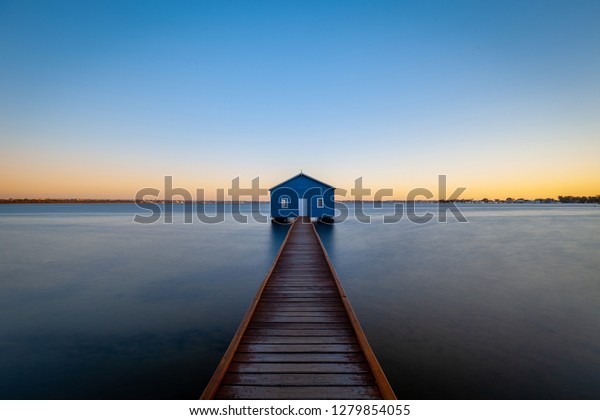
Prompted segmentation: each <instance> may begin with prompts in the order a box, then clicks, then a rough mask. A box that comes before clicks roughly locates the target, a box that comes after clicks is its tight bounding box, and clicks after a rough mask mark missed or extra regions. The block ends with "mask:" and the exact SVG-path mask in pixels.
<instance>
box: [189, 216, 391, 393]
mask: <svg viewBox="0 0 600 420" xmlns="http://www.w3.org/2000/svg"><path fill="white" fill-rule="evenodd" d="M200 398H201V399H395V398H396V397H395V395H394V392H393V391H392V388H391V387H390V384H389V383H388V381H387V379H386V377H385V374H384V373H383V371H382V370H381V367H380V366H379V363H378V362H377V359H376V357H375V355H374V354H373V351H372V350H371V347H370V346H369V343H368V342H367V339H366V337H365V335H364V333H363V331H362V329H361V327H360V324H359V323H358V319H357V318H356V315H355V314H354V311H353V310H352V307H351V306H350V302H349V301H348V298H347V297H346V294H345V292H344V290H343V288H342V285H341V283H340V281H339V278H338V277H337V274H336V273H335V270H334V269H333V265H332V264H331V261H330V260H329V257H328V256H327V252H326V251H325V248H324V247H323V244H322V243H321V240H320V238H319V236H318V234H317V232H316V229H315V227H314V225H313V224H312V223H311V222H310V219H307V218H298V219H296V220H295V221H294V223H293V225H292V226H291V227H290V230H289V231H288V234H287V236H286V238H285V240H284V241H283V244H282V246H281V248H280V249H279V252H278V253H277V256H276V257H275V261H274V262H273V265H272V267H271V269H270V270H269V272H268V274H267V276H266V277H265V280H264V281H263V283H262V284H261V286H260V287H259V290H258V292H257V294H256V297H255V298H254V300H253V302H252V304H251V306H250V308H249V309H248V312H247V313H246V315H245V317H244V319H243V320H242V323H241V324H240V327H239V328H238V331H237V332H236V334H235V335H234V337H233V340H232V341H231V344H230V345H229V348H228V349H227V351H226V352H225V355H224V356H223V359H222V360H221V362H220V363H219V365H218V367H217V369H216V370H215V373H214V375H213V377H212V378H211V380H210V382H209V383H208V385H207V387H206V389H205V390H204V392H203V394H202V396H201V397H200Z"/></svg>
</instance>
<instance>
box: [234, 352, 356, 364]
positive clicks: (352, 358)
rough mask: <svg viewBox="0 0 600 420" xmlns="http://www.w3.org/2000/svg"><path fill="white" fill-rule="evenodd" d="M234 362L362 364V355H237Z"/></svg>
mask: <svg viewBox="0 0 600 420" xmlns="http://www.w3.org/2000/svg"><path fill="white" fill-rule="evenodd" d="M233 361H234V362H246V363H250V362H255V363H321V362H322V363H348V362H352V363H361V362H365V361H366V359H365V356H364V355H363V354H362V353H236V354H235V355H234V356H233Z"/></svg>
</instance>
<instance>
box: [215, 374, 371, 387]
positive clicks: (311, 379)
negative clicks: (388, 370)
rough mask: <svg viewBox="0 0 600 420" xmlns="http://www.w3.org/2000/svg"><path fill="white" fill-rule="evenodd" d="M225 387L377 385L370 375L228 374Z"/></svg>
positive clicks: (224, 378)
mask: <svg viewBox="0 0 600 420" xmlns="http://www.w3.org/2000/svg"><path fill="white" fill-rule="evenodd" d="M221 384H224V385H260V386H324V385H326V386H356V385H362V386H365V385H375V379H374V378H373V375H372V374H371V373H370V372H369V373H333V374H332V373H241V374H240V373H229V372H228V373H226V374H225V376H224V377H223V380H222V381H221Z"/></svg>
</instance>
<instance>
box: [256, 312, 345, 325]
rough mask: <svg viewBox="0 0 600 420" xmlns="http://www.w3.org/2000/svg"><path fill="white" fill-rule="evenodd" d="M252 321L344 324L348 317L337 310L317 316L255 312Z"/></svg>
mask: <svg viewBox="0 0 600 420" xmlns="http://www.w3.org/2000/svg"><path fill="white" fill-rule="evenodd" d="M254 322H271V323H272V322H311V323H313V322H317V323H323V322H337V323H341V324H346V323H347V322H348V317H347V316H346V314H344V315H343V316H340V315H337V312H334V313H333V314H332V315H331V314H329V315H327V314H324V315H318V316H311V315H303V316H294V315H292V316H287V315H286V314H283V315H279V314H266V315H263V314H258V313H257V314H255V315H254Z"/></svg>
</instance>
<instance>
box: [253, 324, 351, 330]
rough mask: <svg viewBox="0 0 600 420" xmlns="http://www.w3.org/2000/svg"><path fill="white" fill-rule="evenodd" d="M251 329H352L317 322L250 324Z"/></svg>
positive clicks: (340, 325)
mask: <svg viewBox="0 0 600 420" xmlns="http://www.w3.org/2000/svg"><path fill="white" fill-rule="evenodd" d="M251 328H252V329H259V328H278V329H299V330H310V329H317V330H320V329H322V328H327V329H331V330H334V329H341V330H349V331H352V327H351V326H350V325H348V324H346V323H344V322H338V323H331V324H327V325H323V323H317V322H252V324H251Z"/></svg>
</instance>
